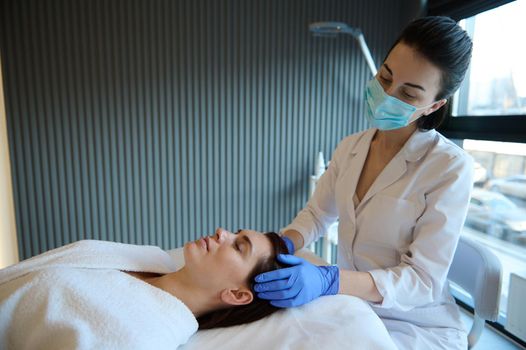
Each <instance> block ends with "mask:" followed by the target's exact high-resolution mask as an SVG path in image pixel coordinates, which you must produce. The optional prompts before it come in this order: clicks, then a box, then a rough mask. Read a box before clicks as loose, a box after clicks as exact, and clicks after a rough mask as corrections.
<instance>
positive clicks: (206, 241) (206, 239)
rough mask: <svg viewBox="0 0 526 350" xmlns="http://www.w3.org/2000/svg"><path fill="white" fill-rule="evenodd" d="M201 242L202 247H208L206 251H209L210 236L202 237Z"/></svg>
mask: <svg viewBox="0 0 526 350" xmlns="http://www.w3.org/2000/svg"><path fill="white" fill-rule="evenodd" d="M199 243H200V244H201V247H203V248H204V249H206V251H208V246H209V243H208V237H205V238H201V239H200V240H199Z"/></svg>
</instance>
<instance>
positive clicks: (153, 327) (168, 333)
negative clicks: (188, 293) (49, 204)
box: [0, 241, 198, 349]
mask: <svg viewBox="0 0 526 350" xmlns="http://www.w3.org/2000/svg"><path fill="white" fill-rule="evenodd" d="M176 269H177V268H176V266H175V264H174V262H173V260H172V258H171V257H170V256H169V255H168V254H167V253H166V252H164V251H163V250H161V249H160V248H158V247H153V246H136V245H129V244H122V243H113V242H103V241H79V242H76V243H73V244H70V245H67V246H64V247H61V248H57V249H54V250H51V251H49V252H46V253H44V254H41V255H39V256H36V257H33V258H31V259H28V260H25V261H23V262H21V263H19V264H16V265H13V266H10V267H8V268H5V269H3V270H0V348H1V349H168V348H170V349H174V348H177V346H178V345H181V344H184V343H185V342H186V341H187V340H188V338H189V337H190V336H191V335H192V334H193V333H195V332H196V331H197V326H198V325H197V321H196V319H195V317H194V316H193V314H192V313H191V311H190V310H189V309H188V308H187V307H186V305H184V304H183V303H182V302H181V301H180V300H179V299H177V298H175V297H174V296H172V295H170V294H168V293H166V292H164V291H163V290H161V289H159V288H156V287H154V286H151V285H150V284H148V283H145V282H143V281H141V280H139V279H137V278H135V277H132V276H130V275H128V274H126V273H124V272H122V271H121V270H123V271H140V272H154V273H169V272H173V271H176Z"/></svg>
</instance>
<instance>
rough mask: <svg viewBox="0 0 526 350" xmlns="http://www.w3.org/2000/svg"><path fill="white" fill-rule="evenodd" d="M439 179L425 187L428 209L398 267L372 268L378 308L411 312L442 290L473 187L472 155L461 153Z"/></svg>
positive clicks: (439, 175)
mask: <svg viewBox="0 0 526 350" xmlns="http://www.w3.org/2000/svg"><path fill="white" fill-rule="evenodd" d="M437 177H439V178H440V180H439V181H438V182H436V183H435V185H433V186H432V187H431V188H430V189H429V190H428V191H426V194H425V203H426V207H425V209H424V212H423V213H422V215H421V216H420V217H419V218H418V219H417V221H416V225H415V227H414V231H413V237H414V240H413V241H412V243H411V244H410V246H409V248H408V251H407V252H405V253H404V254H402V256H401V263H400V265H398V266H396V267H392V268H386V269H376V270H372V271H369V273H370V274H371V276H372V277H373V280H374V282H375V284H376V287H377V289H378V291H379V293H380V294H381V295H382V296H383V301H382V302H381V303H371V305H373V306H375V307H381V308H395V309H398V310H401V311H409V310H411V309H413V308H415V307H419V306H423V305H426V304H429V303H432V302H433V301H435V300H437V299H438V298H439V296H440V295H441V293H442V289H443V287H444V284H445V282H446V279H447V274H448V271H449V266H450V265H451V262H452V260H453V255H454V253H455V249H456V247H457V244H458V239H459V237H460V233H461V230H462V227H463V225H464V221H465V219H466V214H467V210H468V205H469V199H470V196H471V190H472V187H473V182H472V179H473V160H472V158H471V156H469V155H467V154H465V155H457V156H456V157H454V158H453V159H451V160H450V161H449V163H448V164H447V166H446V167H445V169H443V173H442V174H437Z"/></svg>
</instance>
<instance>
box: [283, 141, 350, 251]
mask: <svg viewBox="0 0 526 350" xmlns="http://www.w3.org/2000/svg"><path fill="white" fill-rule="evenodd" d="M341 153H342V143H340V145H338V147H337V148H336V149H335V150H334V154H333V156H332V159H331V162H330V163H329V167H328V169H327V170H326V171H325V172H324V173H323V175H322V176H321V177H320V179H319V180H318V181H317V183H316V188H315V190H314V193H313V195H312V197H311V198H310V199H309V201H308V202H307V205H306V206H305V208H303V209H302V210H301V211H300V212H299V213H298V214H297V215H296V217H295V218H294V220H293V221H292V222H291V223H290V224H289V225H288V226H286V227H284V228H282V229H281V230H280V232H281V233H284V232H285V231H287V230H296V231H298V232H299V233H300V234H301V235H302V236H303V242H304V244H303V246H304V247H306V246H308V245H309V244H310V243H311V242H314V241H316V240H318V238H320V237H321V236H323V235H325V233H326V232H327V229H328V228H329V226H330V225H331V224H332V223H334V222H335V221H336V220H337V219H338V208H337V206H336V199H335V191H334V188H335V185H336V179H337V177H338V172H339V163H340V161H341V159H339V158H340V157H341V155H340V154H341Z"/></svg>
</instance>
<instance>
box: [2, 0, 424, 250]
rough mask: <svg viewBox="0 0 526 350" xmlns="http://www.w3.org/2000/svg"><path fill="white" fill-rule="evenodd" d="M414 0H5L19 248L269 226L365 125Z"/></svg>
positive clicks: (142, 240) (168, 239) (289, 211)
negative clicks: (373, 78) (352, 30)
mask: <svg viewBox="0 0 526 350" xmlns="http://www.w3.org/2000/svg"><path fill="white" fill-rule="evenodd" d="M414 3H415V1H402V0H400V1H391V0H384V1H380V0H371V1H365V0H364V1H342V0H338V1H335V0H330V1H329V0H316V1H315V0H293V1H289V0H272V1H268V0H260V1H254V0H250V1H248V0H236V1H226V0H217V1H216V0H208V1H203V0H191V1H175V0H172V1H146V0H143V1H100V0H90V1H88V0H85V1H70V0H63V1H50V0H49V1H48V0H38V1H37V0H34V1H27V0H17V1H2V2H1V11H0V22H1V24H0V25H1V31H2V33H1V38H0V40H1V50H2V62H3V64H4V66H3V69H4V80H5V81H4V89H5V92H6V108H7V117H8V132H9V145H10V151H11V161H12V169H13V185H14V191H15V193H14V195H15V205H16V218H17V226H18V235H19V246H20V256H21V258H28V257H30V256H32V255H35V254H38V253H41V252H43V251H46V250H48V249H51V248H54V247H57V246H60V245H63V244H66V243H69V242H72V241H76V240H79V239H85V238H91V239H104V240H112V241H119V242H126V243H136V244H155V245H159V246H162V247H164V248H173V247H176V246H180V245H182V244H183V243H184V242H185V241H187V240H190V239H195V238H196V237H199V236H201V235H203V234H208V233H211V232H213V230H214V228H215V227H217V226H220V225H221V226H224V227H227V228H229V229H237V228H241V227H250V228H255V229H258V230H278V229H279V228H280V227H282V226H283V225H285V224H287V223H288V222H289V221H290V220H291V219H292V218H293V217H294V215H295V214H296V212H297V211H298V210H299V209H301V207H302V206H303V205H304V204H305V202H306V200H307V188H308V175H310V173H311V171H312V168H313V164H314V158H315V155H316V153H317V151H318V150H321V151H323V152H324V154H325V155H326V157H328V158H329V157H330V155H331V154H332V151H333V149H334V148H335V146H336V144H337V143H338V141H339V140H340V139H342V138H343V137H344V136H345V135H347V134H350V133H352V132H355V131H359V130H362V129H364V128H365V127H366V125H365V122H364V118H363V100H362V97H363V87H364V85H365V82H366V80H367V79H368V78H369V73H368V69H367V66H366V64H365V61H364V59H363V57H362V56H361V53H360V51H359V49H358V46H357V45H356V44H355V43H354V42H353V41H352V40H351V38H349V37H342V38H337V39H327V38H323V39H322V38H314V37H312V36H310V34H309V33H308V31H307V25H308V24H309V23H310V22H313V21H319V20H338V21H344V22H348V23H351V24H352V25H355V26H359V27H361V29H362V30H363V32H364V34H365V37H366V40H367V42H368V44H369V46H370V47H371V50H372V54H373V57H374V59H375V61H376V62H377V63H380V62H381V60H382V59H383V56H384V55H385V53H386V50H387V49H388V48H389V46H390V44H391V42H392V40H393V39H394V38H395V37H396V34H397V32H398V31H399V29H400V28H401V27H403V25H404V24H405V23H406V22H407V21H409V19H410V17H411V16H412V15H414V13H415V12H414V9H415V5H414Z"/></svg>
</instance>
